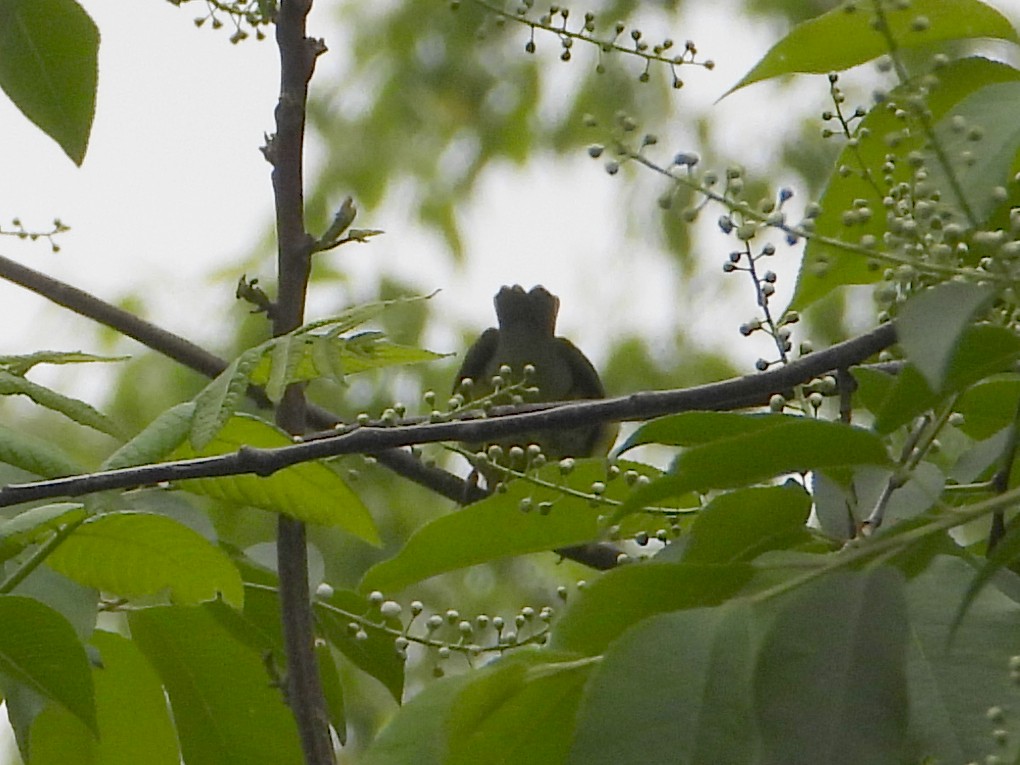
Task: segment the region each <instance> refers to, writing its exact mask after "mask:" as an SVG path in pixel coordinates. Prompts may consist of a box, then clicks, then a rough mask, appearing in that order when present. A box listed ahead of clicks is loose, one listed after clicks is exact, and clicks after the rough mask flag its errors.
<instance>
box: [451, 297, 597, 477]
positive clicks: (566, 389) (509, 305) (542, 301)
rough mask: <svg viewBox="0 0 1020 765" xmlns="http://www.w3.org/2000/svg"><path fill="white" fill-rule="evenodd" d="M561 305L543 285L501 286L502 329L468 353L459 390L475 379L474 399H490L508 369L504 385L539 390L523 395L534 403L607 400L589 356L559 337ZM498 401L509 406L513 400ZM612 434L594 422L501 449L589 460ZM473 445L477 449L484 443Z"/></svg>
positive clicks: (515, 440) (525, 437) (516, 440)
mask: <svg viewBox="0 0 1020 765" xmlns="http://www.w3.org/2000/svg"><path fill="white" fill-rule="evenodd" d="M559 303H560V301H559V299H558V298H557V297H556V296H555V295H553V294H551V293H550V292H549V291H548V290H546V289H545V288H544V287H541V286H538V287H533V288H532V289H531V291H529V292H525V291H524V289H523V288H522V287H520V286H519V285H514V286H513V287H503V288H501V289H500V291H499V293H498V294H497V295H496V298H495V305H496V317H497V319H498V320H499V327H498V328H497V327H490V328H489V329H487V330H485V332H483V333H482V335H481V337H479V338H478V340H477V341H475V343H474V344H473V345H472V346H471V348H470V349H469V350H468V352H467V355H466V356H465V358H464V363H463V364H462V365H461V368H460V371H459V372H458V373H457V382H456V383H455V385H454V391H455V392H457V391H459V392H465V387H464V385H463V381H464V380H465V379H468V378H470V379H471V380H472V384H471V385H470V388H469V389H468V390H469V394H470V395H469V398H470V399H472V400H477V399H479V398H481V397H483V396H486V395H489V394H491V393H492V392H493V384H492V378H493V377H495V376H497V375H498V376H500V377H501V378H502V377H504V375H501V374H500V372H501V370H503V371H504V372H505V368H506V367H509V368H510V375H509V379H504V380H503V381H502V385H501V386H500V387H501V388H503V387H507V386H510V385H513V384H515V383H521V382H522V381H523V382H524V383H525V385H526V387H527V388H532V389H537V393H533V394H532V395H530V396H529V395H524V396H523V398H524V400H525V401H527V402H529V403H531V402H545V401H569V400H573V399H591V398H605V395H606V394H605V390H604V389H603V387H602V381H601V380H599V376H598V372H596V371H595V368H594V367H593V366H592V364H591V362H590V361H588V359H587V357H586V356H585V355H584V354H583V353H582V352H581V351H580V350H578V348H577V347H576V346H575V345H574V344H573V343H571V342H570V341H569V340H567V339H565V338H562V337H556V334H555V333H556V314H557V312H558V310H559ZM526 367H529V374H528V375H527V376H525V368H526ZM531 368H533V369H531ZM497 403H506V404H508V403H510V400H500V401H498V402H497ZM611 432H612V429H611V428H610V427H607V426H606V425H604V424H601V423H593V424H592V425H586V426H583V427H580V428H573V429H570V430H548V431H540V432H537V433H525V434H522V435H520V436H517V437H514V438H511V439H508V441H506V442H500V446H502V447H503V449H504V451H507V450H508V449H509V448H510V447H512V446H515V445H516V446H521V447H522V448H524V449H526V448H527V446H528V445H529V444H533V443H537V444H538V445H539V446H540V447H541V448H542V453H543V454H544V455H545V457H546V459H562V458H563V457H568V456H569V457H588V456H592V455H593V454H595V453H597V452H599V451H600V450H601V451H602V453H605V450H607V449H608V447H609V446H610V443H609V440H610V439H611ZM469 446H470V448H472V449H473V450H474V449H476V448H478V447H479V446H480V445H479V444H471V445H469ZM487 479H488V476H487Z"/></svg>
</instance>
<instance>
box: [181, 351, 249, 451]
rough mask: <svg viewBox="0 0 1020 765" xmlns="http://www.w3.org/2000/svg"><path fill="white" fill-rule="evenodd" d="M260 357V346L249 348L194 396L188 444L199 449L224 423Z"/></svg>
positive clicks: (233, 411) (238, 403) (231, 412)
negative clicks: (189, 442) (193, 409)
mask: <svg viewBox="0 0 1020 765" xmlns="http://www.w3.org/2000/svg"><path fill="white" fill-rule="evenodd" d="M261 358H262V348H261V346H259V347H257V348H249V349H248V350H247V351H245V352H244V353H242V354H241V355H240V356H238V357H237V358H236V359H234V360H233V361H232V362H230V364H229V365H228V366H227V368H226V369H224V370H223V371H222V372H221V373H220V374H219V375H217V376H216V377H215V378H214V379H213V380H212V381H211V382H210V383H209V384H208V385H206V386H205V388H203V389H202V390H201V391H200V392H199V394H198V395H197V396H195V400H194V402H195V412H194V415H193V416H192V421H191V439H190V440H191V445H192V446H193V447H194V448H195V449H203V448H204V447H205V446H206V445H207V444H209V442H210V441H212V440H213V438H215V437H216V434H217V433H219V432H220V429H221V428H222V427H223V426H224V425H225V424H226V422H227V420H229V419H230V418H231V417H232V416H233V415H234V413H235V412H236V411H237V408H238V407H239V406H240V404H241V401H242V400H243V398H244V396H245V395H246V394H247V392H248V385H249V384H250V381H251V373H252V370H254V369H255V367H256V366H257V365H258V363H259V360H260V359H261Z"/></svg>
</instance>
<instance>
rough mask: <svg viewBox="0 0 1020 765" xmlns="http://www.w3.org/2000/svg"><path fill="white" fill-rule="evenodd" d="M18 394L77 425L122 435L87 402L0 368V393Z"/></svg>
mask: <svg viewBox="0 0 1020 765" xmlns="http://www.w3.org/2000/svg"><path fill="white" fill-rule="evenodd" d="M19 395H20V396H27V397H28V398H30V399H32V401H34V402H35V403H37V404H38V405H39V406H43V407H46V408H47V409H50V410H52V411H54V412H57V413H58V414H62V415H64V416H65V417H67V418H68V419H70V420H73V421H74V422H77V423H78V424H79V425H85V426H86V427H89V428H93V429H95V430H98V431H99V432H100V433H106V434H107V435H110V436H113V437H114V438H121V437H122V436H123V430H122V429H121V428H120V426H118V425H117V423H115V422H114V421H113V420H111V419H110V418H109V417H107V416H106V415H105V414H103V413H102V412H100V411H99V410H98V409H96V408H95V407H93V406H92V405H91V404H87V403H85V402H84V401H80V400H78V399H76V398H71V397H70V396H65V395H64V394H63V393H58V392H57V391H55V390H53V389H51V388H47V387H45V386H44V385H39V384H37V383H34V382H32V381H31V380H29V379H27V378H25V377H21V376H20V375H15V374H11V373H10V372H7V371H6V370H3V369H0V396H19Z"/></svg>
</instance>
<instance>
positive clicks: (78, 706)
mask: <svg viewBox="0 0 1020 765" xmlns="http://www.w3.org/2000/svg"><path fill="white" fill-rule="evenodd" d="M0 624H3V625H4V627H3V629H2V630H0V672H2V673H3V674H5V675H7V676H8V677H9V678H11V679H12V680H15V681H16V682H18V683H20V684H22V685H24V686H26V687H28V688H30V689H31V690H32V691H34V692H35V693H38V694H40V695H41V696H43V697H45V698H47V699H50V700H52V701H55V702H56V703H58V704H60V705H61V706H62V707H64V708H65V709H66V710H67V711H68V712H70V713H71V714H73V715H74V716H75V717H76V718H77V719H78V720H80V721H81V722H82V723H83V724H84V725H85V726H86V727H87V728H88V729H89V730H90V731H92V733H94V734H97V735H98V733H99V731H98V727H97V723H96V707H95V699H94V691H93V686H92V673H91V671H90V669H89V660H88V657H87V656H86V655H85V649H84V648H83V647H82V644H81V643H80V642H79V641H78V636H77V635H76V634H75V632H74V627H72V626H71V624H70V623H69V622H68V621H67V620H66V619H65V618H64V617H63V616H61V615H60V614H58V613H57V612H56V611H54V610H53V609H52V608H50V607H49V606H46V605H43V604H42V603H40V602H39V601H38V600H35V599H34V598H25V597H21V596H18V595H0Z"/></svg>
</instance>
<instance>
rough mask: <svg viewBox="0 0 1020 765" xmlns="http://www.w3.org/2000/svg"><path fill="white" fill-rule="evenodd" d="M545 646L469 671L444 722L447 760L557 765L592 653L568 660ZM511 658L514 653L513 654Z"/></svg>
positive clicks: (452, 763) (458, 764)
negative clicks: (486, 668)
mask: <svg viewBox="0 0 1020 765" xmlns="http://www.w3.org/2000/svg"><path fill="white" fill-rule="evenodd" d="M556 658H558V657H556V656H554V655H553V654H550V653H548V652H543V653H542V654H530V655H527V654H525V655H523V656H522V657H521V658H520V659H518V660H516V661H512V662H500V664H505V665H506V666H497V667H495V668H494V670H493V671H492V672H487V673H477V672H476V673H474V674H475V675H476V677H475V679H474V681H473V682H471V683H469V684H468V685H467V686H466V687H465V688H464V689H463V690H461V691H460V693H459V695H458V698H457V700H456V703H454V704H453V706H452V708H451V710H450V714H449V716H448V718H447V722H446V725H445V726H444V728H445V732H446V735H447V739H448V741H449V749H450V754H449V756H448V757H447V759H446V762H447V763H449V765H476V764H477V763H481V762H492V761H493V757H492V754H493V753H494V752H498V753H499V761H501V762H506V763H512V762H522V763H523V762H527V763H529V765H560V763H562V762H563V761H564V758H565V757H566V754H567V752H568V750H569V747H570V741H571V738H572V736H573V726H574V715H575V714H576V710H577V706H578V702H579V701H580V698H581V692H582V690H583V689H584V685H585V682H586V681H587V680H588V677H589V675H590V674H591V672H592V670H593V669H594V668H595V664H594V662H593V661H592V660H591V659H582V660H580V661H577V660H571V659H572V658H573V657H561V660H560V661H556ZM515 659H516V657H515Z"/></svg>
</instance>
